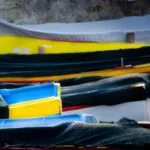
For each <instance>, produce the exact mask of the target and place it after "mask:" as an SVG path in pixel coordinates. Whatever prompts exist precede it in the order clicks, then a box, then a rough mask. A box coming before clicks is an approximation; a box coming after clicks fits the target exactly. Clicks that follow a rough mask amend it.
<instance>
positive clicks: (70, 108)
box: [62, 105, 93, 111]
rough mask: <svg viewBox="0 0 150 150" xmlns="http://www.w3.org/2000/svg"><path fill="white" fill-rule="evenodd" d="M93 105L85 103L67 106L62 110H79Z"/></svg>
mask: <svg viewBox="0 0 150 150" xmlns="http://www.w3.org/2000/svg"><path fill="white" fill-rule="evenodd" d="M89 107H93V106H91V105H83V106H72V107H65V108H63V109H62V110H63V111H71V110H78V109H84V108H89Z"/></svg>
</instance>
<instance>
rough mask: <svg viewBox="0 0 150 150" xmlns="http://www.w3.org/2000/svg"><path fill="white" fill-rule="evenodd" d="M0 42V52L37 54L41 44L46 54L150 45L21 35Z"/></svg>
mask: <svg viewBox="0 0 150 150" xmlns="http://www.w3.org/2000/svg"><path fill="white" fill-rule="evenodd" d="M0 43H1V46H0V54H8V53H10V54H11V53H17V54H37V53H38V47H39V46H43V45H44V46H45V53H46V54H48V53H50V54H55V53H56V54H58V53H77V52H95V51H108V50H118V49H129V48H140V47H144V46H150V44H142V43H125V42H122V43H121V42H120V43H119V42H65V41H51V40H43V39H36V38H29V37H21V36H0Z"/></svg>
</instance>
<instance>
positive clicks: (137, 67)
mask: <svg viewBox="0 0 150 150" xmlns="http://www.w3.org/2000/svg"><path fill="white" fill-rule="evenodd" d="M149 20H150V16H149V15H148V16H143V17H129V18H123V19H120V20H112V21H102V22H92V23H77V24H44V25H13V24H10V23H7V22H5V21H3V20H1V21H0V29H1V30H0V40H1V49H2V50H1V51H0V54H3V55H0V147H1V148H0V149H3V150H7V149H12V150H13V149H30V148H31V149H34V148H35V149H56V150H57V149H81V147H82V149H98V148H99V149H103V147H107V148H110V149H113V148H114V147H115V148H117V149H120V148H125V147H128V148H132V149H134V148H137V147H138V148H139V149H140V148H147V147H149V146H150V99H149V98H150V94H149V93H150V74H149V73H150V64H149V62H150V47H149V46H150V44H149V42H150V41H149V39H150V36H149V35H150V34H149V32H150V28H149V24H148V22H149ZM128 22H130V25H129V24H128ZM89 28H90V30H89ZM106 30H108V31H107V32H106ZM104 31H105V32H104ZM128 36H130V38H131V37H132V42H131V41H127V40H128V39H126V38H127V37H128ZM133 41H134V42H133ZM29 54H32V55H29ZM65 145H69V147H66V146H65ZM70 146H71V147H70ZM47 147H48V148H47Z"/></svg>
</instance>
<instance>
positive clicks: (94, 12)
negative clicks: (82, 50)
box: [0, 0, 150, 24]
mask: <svg viewBox="0 0 150 150" xmlns="http://www.w3.org/2000/svg"><path fill="white" fill-rule="evenodd" d="M127 1H128V0H0V18H1V19H5V20H7V21H9V22H12V23H16V24H37V23H45V22H66V23H68V22H82V21H96V20H104V19H116V18H121V17H123V16H132V15H134V16H137V15H145V14H150V1H149V0H133V2H127ZM134 1H135V2H134Z"/></svg>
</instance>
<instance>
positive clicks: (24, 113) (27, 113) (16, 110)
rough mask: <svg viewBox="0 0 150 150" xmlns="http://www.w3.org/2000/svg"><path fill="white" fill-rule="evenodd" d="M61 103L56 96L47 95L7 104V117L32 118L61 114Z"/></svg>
mask: <svg viewBox="0 0 150 150" xmlns="http://www.w3.org/2000/svg"><path fill="white" fill-rule="evenodd" d="M61 109H62V104H61V100H60V98H58V97H49V98H44V99H38V100H33V101H28V102H23V103H18V104H11V105H9V118H32V117H42V116H48V115H56V114H61Z"/></svg>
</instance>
